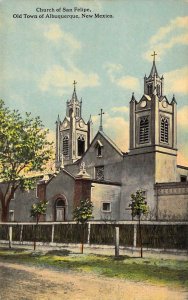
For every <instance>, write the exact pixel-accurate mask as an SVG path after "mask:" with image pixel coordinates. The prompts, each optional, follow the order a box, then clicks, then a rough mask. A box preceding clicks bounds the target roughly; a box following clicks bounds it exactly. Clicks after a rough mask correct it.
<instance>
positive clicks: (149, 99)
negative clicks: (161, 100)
mask: <svg viewBox="0 0 188 300" xmlns="http://www.w3.org/2000/svg"><path fill="white" fill-rule="evenodd" d="M143 99H146V100H148V101H151V97H150V96H149V95H147V94H144V95H143V96H142V98H141V99H140V101H142V100H143ZM140 101H139V102H140Z"/></svg>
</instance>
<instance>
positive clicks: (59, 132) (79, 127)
mask: <svg viewBox="0 0 188 300" xmlns="http://www.w3.org/2000/svg"><path fill="white" fill-rule="evenodd" d="M76 84H77V82H76V81H74V82H73V85H74V88H73V93H72V97H71V99H70V100H67V102H66V115H65V118H64V120H63V121H60V118H59V116H58V118H57V121H56V168H59V167H60V165H62V164H64V165H66V164H71V163H74V162H75V161H76V160H78V159H79V158H81V157H82V155H83V154H84V152H85V151H86V150H87V148H88V146H89V144H90V142H91V140H92V138H93V137H92V120H91V118H90V119H89V121H88V122H87V123H85V121H84V119H83V118H82V99H80V100H78V97H77V93H76Z"/></svg>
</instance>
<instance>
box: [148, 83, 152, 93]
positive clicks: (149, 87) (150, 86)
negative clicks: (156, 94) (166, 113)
mask: <svg viewBox="0 0 188 300" xmlns="http://www.w3.org/2000/svg"><path fill="white" fill-rule="evenodd" d="M148 95H152V84H149V85H148Z"/></svg>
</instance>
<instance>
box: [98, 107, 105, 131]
mask: <svg viewBox="0 0 188 300" xmlns="http://www.w3.org/2000/svg"><path fill="white" fill-rule="evenodd" d="M104 114H105V113H104V112H103V109H102V108H101V112H100V114H98V115H99V116H100V126H99V130H100V131H103V127H102V115H104Z"/></svg>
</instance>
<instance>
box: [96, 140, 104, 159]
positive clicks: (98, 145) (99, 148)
mask: <svg viewBox="0 0 188 300" xmlns="http://www.w3.org/2000/svg"><path fill="white" fill-rule="evenodd" d="M102 147H103V144H102V143H101V141H100V140H98V141H97V142H96V144H95V148H96V153H97V157H102Z"/></svg>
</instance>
